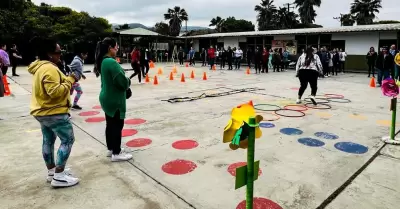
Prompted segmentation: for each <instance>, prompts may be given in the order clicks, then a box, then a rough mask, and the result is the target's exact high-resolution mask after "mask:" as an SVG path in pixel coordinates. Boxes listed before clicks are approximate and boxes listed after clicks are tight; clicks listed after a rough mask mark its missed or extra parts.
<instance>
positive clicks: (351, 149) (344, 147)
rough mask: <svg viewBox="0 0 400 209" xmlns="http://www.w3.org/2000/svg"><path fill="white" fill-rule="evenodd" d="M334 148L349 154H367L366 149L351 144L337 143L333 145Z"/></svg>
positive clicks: (362, 146)
mask: <svg viewBox="0 0 400 209" xmlns="http://www.w3.org/2000/svg"><path fill="white" fill-rule="evenodd" d="M335 148H336V149H338V150H340V151H343V152H347V153H351V154H364V153H366V152H368V147H366V146H364V145H361V144H356V143H353V142H338V143H336V144H335Z"/></svg>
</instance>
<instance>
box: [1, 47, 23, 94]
mask: <svg viewBox="0 0 400 209" xmlns="http://www.w3.org/2000/svg"><path fill="white" fill-rule="evenodd" d="M20 59H22V57H21V56H20V55H19V53H18V50H17V46H16V45H15V44H13V45H12V46H11V49H10V50H9V51H8V52H7V45H6V44H4V43H0V69H1V71H0V97H4V92H5V88H4V83H3V76H7V71H8V68H9V67H12V76H19V75H18V74H17V65H18V61H19V60H20Z"/></svg>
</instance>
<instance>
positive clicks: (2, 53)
mask: <svg viewBox="0 0 400 209" xmlns="http://www.w3.org/2000/svg"><path fill="white" fill-rule="evenodd" d="M0 45H1V46H0V47H1V48H0V61H1V66H0V67H1V72H2V74H3V76H7V71H8V67H9V66H10V57H9V56H8V53H7V51H6V50H7V45H6V44H0Z"/></svg>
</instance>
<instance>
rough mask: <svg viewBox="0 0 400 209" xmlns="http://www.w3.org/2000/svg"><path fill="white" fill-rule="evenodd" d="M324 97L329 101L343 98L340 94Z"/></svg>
mask: <svg viewBox="0 0 400 209" xmlns="http://www.w3.org/2000/svg"><path fill="white" fill-rule="evenodd" d="M324 96H325V97H326V98H329V99H343V98H344V96H343V95H341V94H324Z"/></svg>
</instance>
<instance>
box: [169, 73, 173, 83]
mask: <svg viewBox="0 0 400 209" xmlns="http://www.w3.org/2000/svg"><path fill="white" fill-rule="evenodd" d="M169 80H170V81H173V80H174V73H173V72H171V73H170V74H169Z"/></svg>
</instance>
